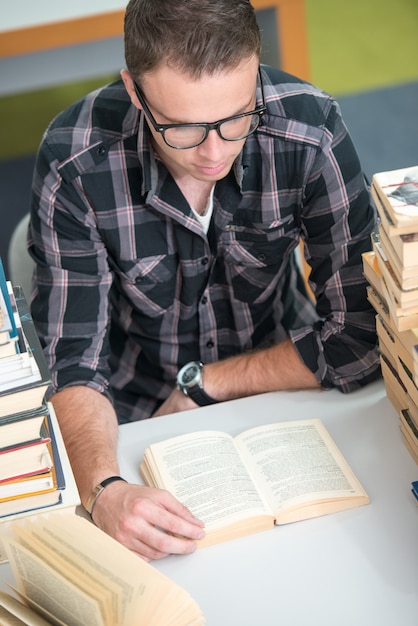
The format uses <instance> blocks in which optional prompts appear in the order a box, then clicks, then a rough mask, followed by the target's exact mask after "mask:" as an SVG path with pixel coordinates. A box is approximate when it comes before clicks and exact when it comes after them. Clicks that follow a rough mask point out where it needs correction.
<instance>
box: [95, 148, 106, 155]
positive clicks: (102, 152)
mask: <svg viewBox="0 0 418 626" xmlns="http://www.w3.org/2000/svg"><path fill="white" fill-rule="evenodd" d="M106 152H107V150H106V148H105V146H99V147H98V148H97V150H96V153H97V154H98V155H99V156H104V155H105V154H106Z"/></svg>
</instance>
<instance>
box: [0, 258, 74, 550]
mask: <svg viewBox="0 0 418 626" xmlns="http://www.w3.org/2000/svg"><path fill="white" fill-rule="evenodd" d="M49 383H50V375H49V371H48V367H47V364H46V361H45V358H44V355H43V352H42V348H41V345H40V342H39V338H38V336H37V333H36V330H35V327H34V324H33V321H32V318H31V316H30V313H29V308H28V304H27V302H26V300H25V297H24V295H23V291H22V290H21V289H20V288H19V287H16V288H14V289H13V287H12V285H11V283H10V281H7V280H6V278H5V274H4V270H3V266H2V264H1V261H0V522H5V521H11V520H12V519H14V518H15V517H17V516H24V515H28V514H30V513H32V512H34V511H39V510H40V509H46V508H47V507H48V509H49V508H50V507H62V506H63V505H67V506H74V507H75V506H76V505H77V504H79V495H78V491H77V488H76V485H75V481H74V476H73V473H72V471H71V466H70V464H69V461H68V457H67V454H66V450H65V446H64V443H63V440H62V437H61V433H60V430H59V426H58V422H57V420H56V416H55V414H54V411H53V408H52V405H50V404H49V403H46V402H45V400H44V398H45V392H46V389H47V387H48V385H49ZM2 529H3V527H2ZM0 561H1V550H0Z"/></svg>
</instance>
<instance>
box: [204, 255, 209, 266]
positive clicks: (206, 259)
mask: <svg viewBox="0 0 418 626" xmlns="http://www.w3.org/2000/svg"><path fill="white" fill-rule="evenodd" d="M208 263H209V259H208V257H207V256H205V258H203V259H202V265H207V264H208Z"/></svg>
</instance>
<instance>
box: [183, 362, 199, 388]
mask: <svg viewBox="0 0 418 626" xmlns="http://www.w3.org/2000/svg"><path fill="white" fill-rule="evenodd" d="M199 371H200V368H199V366H198V365H197V364H196V365H195V364H193V365H190V366H189V367H188V368H187V369H186V370H185V371H184V372H183V376H182V383H183V385H189V384H190V383H191V382H193V381H195V379H196V377H197V376H198V374H199Z"/></svg>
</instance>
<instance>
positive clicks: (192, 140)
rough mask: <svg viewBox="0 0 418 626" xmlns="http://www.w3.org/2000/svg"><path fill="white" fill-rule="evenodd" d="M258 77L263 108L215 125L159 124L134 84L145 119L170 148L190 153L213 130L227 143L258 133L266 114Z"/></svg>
mask: <svg viewBox="0 0 418 626" xmlns="http://www.w3.org/2000/svg"><path fill="white" fill-rule="evenodd" d="M258 77H259V80H260V85H261V95H262V99H263V104H262V105H259V106H258V107H256V108H255V109H254V110H253V111H248V112H247V113H240V114H239V115H232V116H231V117H225V118H224V119H222V120H219V121H217V122H213V123H212V124H206V123H196V124H158V122H157V121H156V120H155V118H154V116H153V114H152V113H151V111H150V109H149V107H148V105H147V103H146V100H145V97H144V94H143V93H142V91H141V89H140V88H139V87H138V85H137V84H136V82H135V81H133V82H134V87H135V93H136V95H137V98H138V100H139V102H140V103H141V106H142V108H143V110H144V112H145V114H146V116H147V117H148V119H149V121H150V122H151V124H152V125H153V127H154V129H155V130H156V131H157V132H158V133H161V135H162V138H163V139H164V141H165V143H166V144H167V145H168V146H170V148H175V149H176V150H187V149H188V148H195V147H196V146H199V145H200V144H201V143H203V142H204V141H205V139H206V137H207V136H208V134H209V131H211V130H216V132H217V133H218V135H219V137H221V139H224V140H225V141H239V140H240V139H245V137H248V136H249V135H251V134H252V133H253V132H254V131H255V130H257V128H258V127H259V125H260V122H261V118H262V117H263V115H264V114H265V113H266V111H267V107H266V101H265V97H264V89H263V81H262V78H261V72H260V69H259V70H258Z"/></svg>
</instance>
